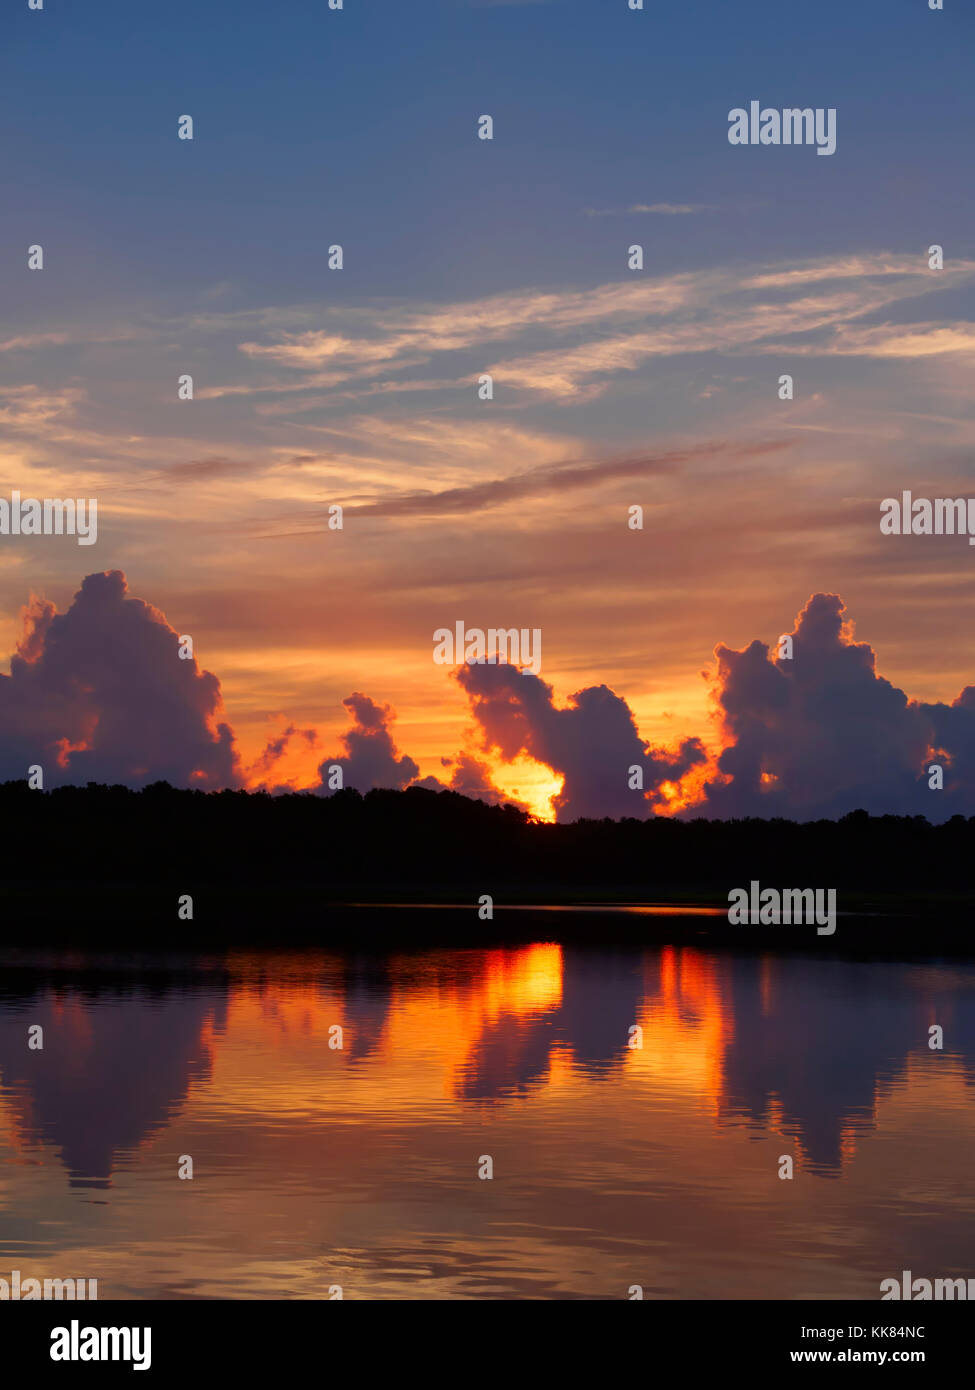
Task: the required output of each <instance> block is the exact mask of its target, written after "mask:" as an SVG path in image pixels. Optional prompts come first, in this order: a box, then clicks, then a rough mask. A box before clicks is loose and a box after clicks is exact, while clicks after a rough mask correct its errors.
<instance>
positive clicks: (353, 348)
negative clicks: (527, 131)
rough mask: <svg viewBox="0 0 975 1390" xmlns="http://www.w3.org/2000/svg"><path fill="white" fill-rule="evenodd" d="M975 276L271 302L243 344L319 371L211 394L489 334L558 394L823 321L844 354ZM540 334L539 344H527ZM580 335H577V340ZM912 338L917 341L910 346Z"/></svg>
mask: <svg viewBox="0 0 975 1390" xmlns="http://www.w3.org/2000/svg"><path fill="white" fill-rule="evenodd" d="M704 209H705V205H704V204H693V203H687V204H679V203H650V204H635V205H633V207H632V208H631V209H629V211H639V212H648V213H657V214H661V215H669V216H676V215H686V214H687V213H689V212H696V211H703V210H704ZM596 211H597V215H601V214H599V213H598V210H596ZM973 278H975V262H972V261H958V262H954V263H952V265H951V267H950V268H949V269H946V270H944V271H942V272H939V273H938V274H932V272H931V271H930V270H929V269H928V266H927V261H926V259H925V258H923V257H921V256H903V255H899V256H894V255H890V254H887V253H876V254H872V255H866V254H864V255H850V256H845V257H842V258H836V257H833V258H828V259H816V260H808V261H805V262H803V263H801V264H799V265H791V266H789V267H788V268H785V267H778V266H773V267H770V268H769V267H756V268H753V269H747V268H746V269H741V268H738V267H729V268H721V269H716V270H699V271H691V272H678V273H676V274H672V275H664V276H658V277H652V276H649V275H648V276H643V275H640V276H630V277H629V278H628V279H627V280H625V281H614V282H611V283H609V284H604V285H597V286H595V287H593V288H591V289H588V290H584V291H581V290H555V291H541V290H534V289H525V290H520V291H514V292H508V293H505V294H499V295H491V296H487V297H485V298H483V299H480V300H468V301H460V302H457V303H453V304H444V305H439V306H428V305H417V306H403V305H398V304H391V305H384V304H379V305H374V306H370V307H368V308H366V307H361V308H347V307H333V308H332V309H330V310H328V309H325V310H323V315H324V316H327V319H328V323H329V326H328V327H312V328H300V329H297V331H295V330H289V329H288V328H287V327H285V326H284V325H283V324H282V323H281V322H280V319H279V318H276V317H274V316H273V315H272V314H270V312H269V315H268V317H267V318H266V319H265V320H264V321H263V322H264V323H265V325H266V326H267V327H268V329H269V330H270V332H271V334H272V336H273V338H274V341H270V342H259V341H256V340H253V339H250V340H247V341H244V342H241V343H240V344H239V349H240V351H241V352H242V353H243V354H244V355H245V356H246V357H248V358H249V359H251V360H252V361H256V362H271V363H274V364H275V365H277V366H284V367H289V368H291V369H293V370H296V371H300V372H302V373H308V374H310V375H308V376H307V377H305V379H304V381H298V382H296V381H294V380H293V379H292V380H290V381H287V382H277V383H273V382H272V383H269V382H263V383H257V384H254V385H249V386H248V385H244V386H224V387H220V386H214V387H211V388H209V391H210V393H211V394H218V393H226V392H228V391H241V392H251V391H260V392H264V391H282V392H285V393H287V392H293V391H295V390H303V389H310V388H312V387H314V386H316V385H321V386H334V385H337V384H341V383H344V382H350V381H359V380H366V379H368V378H372V377H375V376H376V375H377V374H379V373H382V374H384V377H388V376H389V374H391V373H395V372H397V371H401V370H405V369H406V368H408V367H413V366H416V365H418V364H422V363H428V362H430V361H431V360H432V359H434V358H437V357H442V356H443V354H448V353H457V352H464V351H467V350H469V349H474V348H477V349H478V350H479V352H482V353H483V351H484V348H485V346H486V345H488V344H491V343H498V344H500V343H507V344H509V347H508V350H507V352H506V354H505V355H504V356H503V357H500V358H498V359H496V361H495V363H494V364H493V365H490V366H487V367H484V368H482V370H485V371H488V372H490V374H491V375H492V376H494V377H495V378H496V379H497V380H501V381H505V382H507V383H508V384H510V385H513V386H516V387H518V388H519V389H521V390H523V391H527V392H531V393H534V394H537V395H540V396H543V397H549V398H550V399H553V400H560V399H566V398H569V397H573V398H575V399H579V398H580V397H581V398H582V399H588V398H589V397H591V396H592V395H596V394H599V393H601V392H602V391H604V390H606V389H608V388H609V386H610V385H611V384H612V381H611V380H600V378H613V377H615V375H616V374H618V373H619V372H621V371H633V370H636V369H637V368H638V367H640V366H641V365H643V364H644V363H645V362H647V361H650V360H651V359H653V358H655V357H659V356H673V355H676V354H682V353H700V352H712V351H715V352H729V353H739V352H741V351H743V350H744V351H749V350H751V351H772V350H774V351H779V350H780V347H779V343H778V341H776V340H778V339H781V338H782V337H783V335H786V336H788V337H790V338H792V337H796V336H797V335H802V334H808V333H814V332H819V333H822V334H824V335H826V336H825V337H824V338H823V341H822V344H821V345H820V346H819V348H818V349H816V350H818V351H819V352H821V353H822V354H823V355H825V356H829V355H830V354H831V353H833V352H834V351H836V352H840V353H841V352H842V348H837V347H836V346H834V344H833V342H832V340H831V339H830V337H829V333H830V332H833V331H838V330H841V329H843V328H845V326H846V325H848V324H849V323H850V322H851V321H853V320H857V319H859V318H861V317H862V316H864V315H866V314H870V313H878V312H880V311H882V310H886V309H889V308H890V306H892V305H894V304H900V303H903V302H904V301H908V300H911V299H914V298H917V297H920V296H923V295H927V294H932V293H937V292H941V291H945V290H957V289H960V288H961V287H963V286H965V285H968V284H970V283H971V282H972V280H973ZM648 321H650V322H648ZM296 322H297V320H296ZM890 331H892V330H888V332H890ZM529 334H530V335H532V340H531V341H530V342H526V343H524V344H523V345H517V340H518V339H523V338H524V337H525V336H526V335H529ZM544 335H547V339H546V337H545V336H544ZM568 335H571V336H572V337H573V339H574V341H572V342H570V343H568V344H567V343H565V341H564V340H565V338H566V337H567V336H568ZM769 340H772V341H775V348H774V349H773V348H772V347H771V344H769V346H768V347H767V348H766V347H763V346H762V345H763V344H765V343H767V342H769ZM907 347H909V344H907V343H905V352H906V350H907ZM963 347H964V330H963V329H961V328H959V329H958V330H957V339H956V338H954V337H952V336H951V335H949V336H948V337H946V338H944V339H943V340H942V343H941V344H940V345H938V346H937V347H936V349H935V350H937V351H939V352H946V351H958V350H962V349H963ZM807 350H810V349H809V348H808V345H807ZM928 350H931V345H930V344H929V345H928ZM468 370H469V368H468V367H467V366H466V365H465V368H464V371H465V372H466V371H468ZM458 389H459V388H458Z"/></svg>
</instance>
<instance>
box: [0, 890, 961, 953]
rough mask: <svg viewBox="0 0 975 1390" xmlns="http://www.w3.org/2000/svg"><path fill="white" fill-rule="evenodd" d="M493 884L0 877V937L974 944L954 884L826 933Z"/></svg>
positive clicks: (695, 901)
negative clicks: (498, 888) (488, 911)
mask: <svg viewBox="0 0 975 1390" xmlns="http://www.w3.org/2000/svg"><path fill="white" fill-rule="evenodd" d="M186 893H189V894H190V896H191V897H192V899H193V917H192V920H181V919H180V918H179V916H178V911H179V909H178V903H179V901H180V898H181V896H182V895H183V894H186ZM478 896H480V895H478ZM492 896H493V899H494V909H493V918H492V919H491V920H482V919H481V917H480V916H479V912H478V906H477V897H476V896H474V895H473V894H470V895H469V902H470V906H463V905H462V903H463V892H462V890H459V889H454V890H453V891H450V892H446V891H442V892H441V894H440V896H439V898H436V897H435V896H434V895H432V894H431V895H428V896H427V897H426V900H420V895H416V896H415V897H414V898H413V899H406V898H405V897H404V896H399V895H397V896H394V898H393V899H389V898H385V899H383V900H380V899H378V898H373V899H369V898H368V897H367V896H366V895H365V894H364V892H363V891H362V890H361V889H360V892H359V893H358V894H353V893H349V895H348V896H344V897H343V898H342V899H341V900H335V899H333V898H330V897H326V896H325V895H323V894H322V893H321V892H320V891H316V890H315V889H314V888H313V887H312V886H311V885H303V886H293V887H291V888H290V889H286V890H285V889H271V888H267V887H266V886H263V885H262V886H261V887H256V886H252V887H250V888H243V889H242V888H227V887H226V886H225V885H222V884H219V885H218V884H209V885H192V884H189V885H187V884H180V885H176V884H173V883H171V882H170V883H155V884H151V885H150V884H145V883H139V884H121V883H114V884H104V883H103V884H100V885H91V884H71V885H69V884H62V883H48V884H46V885H43V886H41V885H37V886H35V885H30V884H10V883H7V884H5V885H4V886H3V887H2V889H0V912H2V920H3V924H4V925H3V928H2V929H0V948H3V949H6V950H9V949H11V948H13V949H15V950H16V949H18V948H22V949H24V950H27V951H30V950H31V949H38V948H41V949H43V948H45V947H48V946H50V947H57V948H61V949H64V948H75V949H78V948H81V949H84V948H86V947H96V946H98V947H110V948H116V949H122V950H133V951H139V950H142V949H146V950H148V951H150V952H152V953H158V954H160V955H164V954H165V953H166V952H170V951H173V952H180V951H192V952H198V951H204V952H205V951H207V950H226V949H228V948H229V949H233V948H244V947H246V948H257V949H274V948H286V947H306V948H308V947H311V948H319V949H329V948H334V949H337V950H343V951H348V950H352V951H363V952H369V951H370V950H377V951H384V952H385V951H388V950H391V949H392V950H403V951H410V950H413V949H424V948H428V947H435V946H444V947H464V946H470V947H477V948H480V949H484V948H487V947H491V946H505V945H524V944H526V943H528V942H532V941H566V942H573V943H579V944H590V945H592V946H594V947H598V946H613V945H620V946H630V947H632V946H634V945H646V946H663V945H674V946H698V947H701V948H704V949H708V948H720V949H722V950H731V951H739V950H741V951H755V950H760V951H773V952H777V953H791V952H794V951H799V952H812V953H815V954H822V953H828V954H842V955H851V954H852V955H857V956H869V957H871V958H891V959H893V958H894V957H897V958H899V959H903V958H904V957H905V956H908V957H912V958H913V957H918V958H922V957H925V956H930V955H931V954H949V955H951V956H956V957H963V958H971V957H972V955H973V954H975V930H973V927H972V913H971V907H972V903H971V901H970V900H968V899H959V898H956V897H954V896H951V897H946V898H929V899H913V900H911V901H909V902H905V901H904V900H898V901H897V902H896V903H892V902H889V901H886V900H884V899H883V898H879V897H872V898H871V897H869V896H867V895H862V896H861V897H859V898H858V899H856V900H855V901H851V902H849V903H848V904H845V903H844V900H843V898H842V896H840V895H838V903H837V907H838V912H837V921H836V929H835V932H833V933H832V934H826V933H824V934H822V935H820V934H819V932H818V930H817V928H816V926H815V925H808V926H807V925H784V924H783V925H772V926H765V925H758V924H754V925H753V924H749V925H745V926H741V925H735V924H732V923H730V922H729V921H728V917H727V898H725V900H724V902H723V903H722V902H721V901H720V900H719V899H718V898H717V897H716V895H714V894H704V893H702V894H696V895H692V894H690V893H688V894H687V895H685V896H682V897H681V899H679V900H677V899H670V900H662V899H661V898H660V897H658V898H657V899H656V900H655V901H653V902H638V901H636V900H635V899H634V898H629V899H627V900H626V901H624V902H614V903H609V902H606V901H599V900H593V899H592V898H589V899H580V900H574V901H573V900H567V899H566V898H565V897H564V896H563V900H562V901H557V902H553V901H541V899H542V898H544V897H546V896H549V895H543V894H538V895H535V900H534V901H532V895H530V894H526V893H525V892H524V890H523V889H516V888H513V889H511V890H510V891H509V892H507V893H506V892H496V893H494V894H492ZM651 908H652V911H648V910H647V909H651ZM668 908H672V909H673V911H668ZM695 909H698V910H697V911H695Z"/></svg>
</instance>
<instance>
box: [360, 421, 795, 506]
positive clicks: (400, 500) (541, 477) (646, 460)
mask: <svg viewBox="0 0 975 1390" xmlns="http://www.w3.org/2000/svg"><path fill="white" fill-rule="evenodd" d="M788 447H789V442H788V441H783V440H762V441H758V442H756V443H752V444H726V443H708V444H699V445H688V446H687V447H685V448H682V449H673V450H671V451H669V452H666V453H661V454H656V455H653V454H651V455H640V456H638V457H636V458H616V459H595V460H584V461H582V462H578V463H576V462H572V463H567V464H558V465H555V466H551V465H546V466H542V467H540V468H532V469H528V470H527V471H525V472H524V473H516V474H513V475H512V476H510V477H507V478H495V479H492V480H491V481H490V482H483V483H471V484H468V485H467V486H465V487H456V488H447V489H444V490H442V491H440V492H412V493H403V494H401V495H400V496H398V497H389V498H385V499H384V500H383V501H381V502H370V503H366V504H364V505H362V506H358V507H349V508H347V512H348V514H349V515H350V516H449V515H451V514H453V513H458V512H459V513H461V514H463V515H465V516H466V515H470V514H473V513H475V512H481V511H485V510H486V509H488V508H489V507H497V506H502V505H503V504H504V503H506V502H512V501H519V500H522V499H524V498H527V497H546V496H554V495H561V494H562V493H564V492H569V491H575V490H579V489H583V488H591V487H596V486H603V485H604V484H606V483H607V482H612V481H618V480H620V479H624V478H647V477H653V476H656V475H659V474H663V473H671V472H675V471H676V470H678V469H679V468H680V467H681V466H682V465H684V464H687V463H691V462H694V461H696V460H699V459H706V458H710V457H718V456H721V455H727V456H728V457H732V458H734V457H741V456H745V457H748V458H754V457H760V456H762V455H764V454H767V453H772V452H774V451H775V450H778V449H787V448H788Z"/></svg>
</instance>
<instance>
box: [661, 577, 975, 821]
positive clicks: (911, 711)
mask: <svg viewBox="0 0 975 1390" xmlns="http://www.w3.org/2000/svg"><path fill="white" fill-rule="evenodd" d="M789 635H790V636H791V637H792V641H793V656H792V658H791V659H789V658H783V659H780V658H779V657H778V655H777V654H776V655H775V656H772V655H771V654H770V652H769V648H768V647H767V646H766V645H765V644H764V643H763V642H759V641H755V642H752V643H751V645H750V646H748V647H746V648H745V649H744V650H743V651H733V650H731V649H730V648H728V647H725V646H718V647H717V648H716V649H715V657H716V661H717V671H716V677H715V678H716V691H715V693H716V699H717V704H718V707H719V709H720V712H721V716H722V719H723V724H724V730H725V737H726V739H727V740H728V742H727V743H726V746H725V748H724V750H723V751H722V753H721V754H720V756H719V758H718V760H717V773H716V775H715V776H714V777H713V778H711V779H710V780H708V781H707V782H706V783H705V784H704V800H703V802H702V803H701V804H699V805H697V806H695V807H694V808H693V810H691V811H690V812H689V813H688V814H692V815H693V814H697V815H701V814H704V815H712V816H717V817H727V816H746V815H748V816H785V817H789V818H790V819H794V820H813V819H817V818H819V817H836V816H841V815H845V814H846V813H847V812H849V811H853V810H861V809H862V810H865V811H869V812H871V813H873V814H877V815H882V814H892V815H926V816H927V817H928V818H929V819H931V820H944V819H946V818H947V817H948V816H949V815H952V814H954V813H956V812H959V813H961V814H964V815H972V814H975V780H973V778H972V775H971V774H972V773H973V772H975V687H971V686H970V687H968V688H967V689H966V690H964V691H963V692H962V694H961V695H960V696H959V697H958V699H957V700H956V701H955V702H954V703H953V704H952V705H945V704H940V703H939V704H922V703H918V702H917V701H913V700H911V699H909V698H908V696H907V695H906V694H905V692H904V691H903V690H900V689H898V687H897V686H895V685H892V684H891V682H890V681H888V680H886V679H885V678H884V677H883V676H880V675H878V674H877V670H876V655H875V653H874V651H873V649H872V648H871V647H870V646H869V644H868V643H866V642H858V641H856V640H855V638H854V635H853V632H852V627H851V624H850V623H849V621H848V620H847V618H846V608H845V605H844V603H843V600H842V599H841V598H840V597H839V595H838V594H824V593H819V594H814V595H813V596H812V597H811V598H810V599H809V602H808V603H807V604H806V606H805V608H804V609H803V610H802V612H801V613H800V614H799V616H798V618H797V620H796V623H795V626H794V628H793V630H792V632H791V633H790V634H789ZM932 762H940V763H941V765H942V766H943V768H944V789H943V790H940V791H938V790H933V789H932V788H931V787H930V786H929V775H928V768H929V766H930V765H931V763H932Z"/></svg>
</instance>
